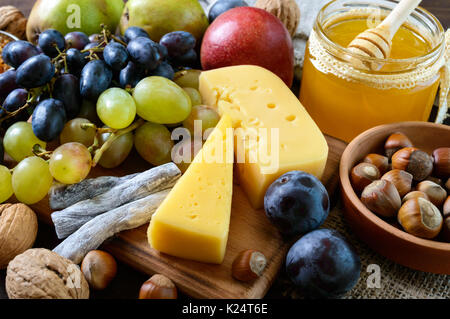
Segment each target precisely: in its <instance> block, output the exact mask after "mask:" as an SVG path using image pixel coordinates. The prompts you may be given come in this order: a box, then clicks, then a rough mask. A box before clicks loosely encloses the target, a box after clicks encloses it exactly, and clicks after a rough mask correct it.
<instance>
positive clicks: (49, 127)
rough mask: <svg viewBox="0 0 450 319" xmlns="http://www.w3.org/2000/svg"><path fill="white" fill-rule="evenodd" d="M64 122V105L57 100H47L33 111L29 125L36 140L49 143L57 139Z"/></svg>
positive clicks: (65, 119) (65, 120) (65, 118)
mask: <svg viewBox="0 0 450 319" xmlns="http://www.w3.org/2000/svg"><path fill="white" fill-rule="evenodd" d="M66 122H67V117H66V111H65V109H64V104H63V103H62V102H61V101H59V100H55V99H47V100H44V101H42V102H41V103H39V104H38V105H37V106H36V108H35V109H34V112H33V120H32V122H31V125H32V127H33V132H34V135H36V137H37V138H39V139H40V140H42V141H45V142H50V141H53V140H55V139H57V138H58V136H59V134H61V132H62V130H63V128H64V125H65V124H66Z"/></svg>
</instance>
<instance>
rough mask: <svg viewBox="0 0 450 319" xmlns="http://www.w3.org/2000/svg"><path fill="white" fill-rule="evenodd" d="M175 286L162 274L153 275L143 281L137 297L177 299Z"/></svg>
mask: <svg viewBox="0 0 450 319" xmlns="http://www.w3.org/2000/svg"><path fill="white" fill-rule="evenodd" d="M177 298H178V293H177V287H176V286H175V284H174V283H173V282H172V280H170V279H169V278H167V277H166V276H163V275H159V274H156V275H153V276H152V277H151V278H150V279H149V280H147V281H146V282H144V284H143V285H142V287H141V290H140V291H139V299H177Z"/></svg>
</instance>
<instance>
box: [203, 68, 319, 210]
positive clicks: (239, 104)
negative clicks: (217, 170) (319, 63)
mask: <svg viewBox="0 0 450 319" xmlns="http://www.w3.org/2000/svg"><path fill="white" fill-rule="evenodd" d="M200 93H201V95H202V98H203V102H204V104H206V105H210V106H214V107H216V108H217V109H218V111H219V113H220V114H221V115H222V114H229V115H230V116H231V118H232V121H233V126H234V128H235V136H236V139H235V161H236V165H237V166H238V176H239V181H240V184H241V185H242V186H243V188H244V190H245V192H246V193H247V196H248V198H249V200H250V202H251V204H252V206H253V207H254V208H262V207H263V202H264V195H265V192H266V190H267V188H268V187H269V186H270V184H271V183H272V182H273V181H274V180H275V179H277V178H278V177H279V176H281V175H282V174H284V173H286V172H288V171H291V170H301V171H305V172H308V173H310V174H313V175H315V176H316V177H318V178H320V177H321V176H322V174H323V171H324V169H325V164H326V161H327V157H328V145H327V142H326V140H325V138H324V136H323V134H322V133H321V132H320V130H319V128H318V127H317V125H316V124H315V123H314V121H313V120H312V119H311V117H310V116H309V114H308V113H307V112H306V110H305V108H304V107H303V106H302V104H301V103H300V101H299V100H298V98H297V97H296V96H295V95H294V94H293V93H292V91H291V90H290V89H289V88H288V87H287V86H286V85H285V84H284V83H283V81H282V80H281V79H280V78H279V77H277V76H276V75H275V74H273V73H272V72H270V71H268V70H266V69H264V68H261V67H258V66H250V65H243V66H232V67H226V68H221V69H216V70H211V71H206V72H202V74H201V76H200Z"/></svg>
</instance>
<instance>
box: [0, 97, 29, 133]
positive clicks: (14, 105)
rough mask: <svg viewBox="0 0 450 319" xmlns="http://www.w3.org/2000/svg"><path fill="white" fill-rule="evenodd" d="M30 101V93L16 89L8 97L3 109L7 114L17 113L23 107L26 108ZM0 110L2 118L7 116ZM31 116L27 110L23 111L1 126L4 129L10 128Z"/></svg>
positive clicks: (6, 120)
mask: <svg viewBox="0 0 450 319" xmlns="http://www.w3.org/2000/svg"><path fill="white" fill-rule="evenodd" d="M27 100H28V92H27V91H26V90H24V89H15V90H14V91H12V92H11V93H9V95H8V96H7V97H6V99H5V102H3V105H2V107H3V109H5V110H6V111H7V112H15V111H17V110H18V109H19V108H21V107H22V106H24V105H25V104H26V103H27ZM3 109H0V118H1V117H3V116H6V115H5V114H4V113H5V112H4V110H3ZM29 117H30V115H29V114H28V112H27V110H22V111H20V112H19V113H18V114H16V115H15V116H14V117H10V118H8V119H5V120H4V121H3V122H2V123H1V125H2V128H5V129H6V128H8V127H10V126H11V125H13V124H14V123H16V122H18V121H26V120H28V118H29Z"/></svg>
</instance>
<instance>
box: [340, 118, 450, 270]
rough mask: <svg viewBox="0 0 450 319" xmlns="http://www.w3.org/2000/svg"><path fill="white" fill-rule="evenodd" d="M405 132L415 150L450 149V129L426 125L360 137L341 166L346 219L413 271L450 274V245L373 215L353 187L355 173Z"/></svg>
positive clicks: (361, 235)
mask: <svg viewBox="0 0 450 319" xmlns="http://www.w3.org/2000/svg"><path fill="white" fill-rule="evenodd" d="M395 132H402V133H404V134H405V135H406V136H408V137H409V139H410V140H411V141H412V142H413V144H414V146H415V147H418V148H420V149H422V150H423V151H425V152H428V153H429V154H431V152H432V151H433V150H434V149H436V148H438V147H444V146H445V147H449V146H450V126H445V125H438V124H433V123H426V122H404V123H395V124H387V125H381V126H377V127H375V128H372V129H370V130H368V131H366V132H364V133H362V134H361V135H359V136H358V137H356V138H355V139H354V140H353V141H352V142H351V143H350V144H349V145H348V146H347V148H346V149H345V151H344V154H343V155H342V158H341V164H340V183H341V190H342V192H341V194H342V199H343V203H344V207H345V210H344V216H345V219H346V221H347V223H348V224H349V225H350V227H351V229H352V230H353V232H354V233H355V234H356V235H357V236H358V237H359V238H360V239H362V240H363V241H364V242H366V243H367V244H368V245H369V246H370V247H371V248H372V249H374V250H375V251H377V252H378V253H380V254H381V255H383V256H385V257H387V258H389V259H391V260H393V261H394V262H396V263H399V264H401V265H404V266H407V267H410V268H412V269H416V270H421V271H426V272H432V273H438V274H450V243H444V242H438V241H432V240H427V239H422V238H418V237H415V236H413V235H410V234H408V233H406V232H405V231H403V230H401V229H399V228H397V227H395V226H394V225H395V220H394V221H392V225H391V224H390V223H389V222H388V221H387V220H383V219H381V218H380V217H378V216H377V215H375V214H374V213H372V212H371V211H370V210H369V209H367V208H366V206H365V205H364V204H363V203H362V202H361V201H360V200H359V198H358V196H357V195H356V193H355V191H354V190H353V188H352V186H351V184H350V178H349V174H350V171H351V169H352V168H353V167H354V166H355V165H356V164H358V163H359V162H360V161H361V160H362V159H363V158H364V157H365V156H366V155H367V154H369V153H378V154H384V142H385V141H386V139H387V138H388V136H389V135H391V134H392V133H395Z"/></svg>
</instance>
